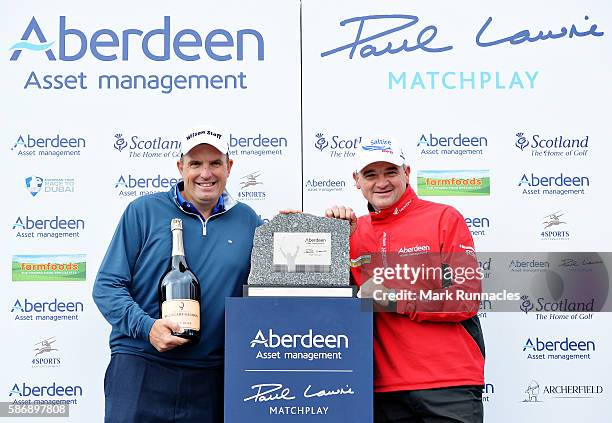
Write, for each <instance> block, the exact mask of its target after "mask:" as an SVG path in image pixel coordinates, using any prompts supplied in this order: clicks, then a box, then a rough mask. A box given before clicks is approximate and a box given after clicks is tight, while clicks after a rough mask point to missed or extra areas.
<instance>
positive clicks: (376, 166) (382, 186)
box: [353, 162, 410, 211]
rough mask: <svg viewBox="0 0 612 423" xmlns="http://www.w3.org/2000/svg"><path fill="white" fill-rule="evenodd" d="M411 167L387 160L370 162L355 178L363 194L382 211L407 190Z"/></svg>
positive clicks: (354, 175) (373, 205)
mask: <svg viewBox="0 0 612 423" xmlns="http://www.w3.org/2000/svg"><path fill="white" fill-rule="evenodd" d="M409 176H410V167H408V166H405V167H404V166H396V165H394V164H391V163H387V162H375V163H370V164H369V165H367V166H366V167H364V168H363V169H361V171H360V172H359V173H354V174H353V178H354V179H355V184H356V186H357V188H358V189H360V190H361V193H362V194H363V196H364V197H365V198H366V200H368V202H369V203H370V204H371V205H372V207H374V209H375V210H377V211H380V210H384V209H386V208H388V207H391V206H392V205H393V204H395V203H396V202H397V201H398V200H399V199H400V198H401V196H402V195H403V194H404V192H406V186H407V184H408V177H409Z"/></svg>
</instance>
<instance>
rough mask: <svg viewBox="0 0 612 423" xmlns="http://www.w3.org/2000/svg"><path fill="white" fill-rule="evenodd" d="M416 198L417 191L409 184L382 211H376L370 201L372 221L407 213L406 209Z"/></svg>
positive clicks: (392, 218)
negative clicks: (402, 192) (395, 199)
mask: <svg viewBox="0 0 612 423" xmlns="http://www.w3.org/2000/svg"><path fill="white" fill-rule="evenodd" d="M416 200H418V197H417V195H416V193H415V192H414V191H413V189H412V187H410V185H408V186H407V187H406V191H405V192H404V194H403V195H402V196H401V197H400V199H399V200H397V202H396V203H395V204H393V205H392V206H391V207H387V208H386V209H384V210H381V211H374V208H373V207H372V205H371V204H370V203H368V210H370V217H371V219H372V223H375V222H380V221H389V220H394V219H396V218H398V217H400V216H402V215H403V214H404V213H406V210H408V209H409V208H410V205H411V204H412V203H413V202H414V201H416Z"/></svg>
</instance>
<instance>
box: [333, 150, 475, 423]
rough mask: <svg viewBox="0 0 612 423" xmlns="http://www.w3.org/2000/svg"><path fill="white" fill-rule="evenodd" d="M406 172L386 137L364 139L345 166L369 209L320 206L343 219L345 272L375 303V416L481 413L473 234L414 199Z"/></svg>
mask: <svg viewBox="0 0 612 423" xmlns="http://www.w3.org/2000/svg"><path fill="white" fill-rule="evenodd" d="M409 175H410V167H408V166H406V164H405V162H404V157H403V155H402V153H401V150H400V149H399V148H398V146H397V145H396V144H395V142H394V141H392V140H388V139H373V140H371V142H370V145H368V146H365V148H364V147H362V150H361V151H360V152H359V157H358V164H357V167H356V171H355V173H354V174H353V177H354V179H355V184H356V186H357V188H358V189H360V190H361V192H362V194H363V196H364V197H365V199H366V200H367V201H368V209H369V211H370V213H369V214H368V215H366V216H362V217H360V218H359V219H357V218H356V216H355V214H354V212H353V211H352V210H351V209H350V208H346V207H337V206H335V207H332V208H331V209H328V210H326V216H328V217H336V218H341V219H346V220H349V221H350V223H351V238H350V257H351V276H352V278H353V279H354V282H355V283H356V284H357V285H358V286H359V287H360V289H359V294H358V295H359V296H360V297H363V298H373V299H374V302H375V305H376V306H377V308H378V309H379V311H382V312H379V313H376V314H375V318H374V364H375V373H374V391H375V396H374V408H375V411H374V415H375V421H376V422H470V423H473V422H482V420H483V407H482V388H483V385H484V355H485V354H484V340H483V337H482V331H481V328H480V323H479V321H478V316H477V312H478V308H479V304H480V301H479V298H477V296H470V295H471V294H474V293H479V292H480V276H479V273H478V270H479V269H478V270H476V269H475V268H476V266H477V262H476V257H475V253H474V242H473V240H472V236H471V234H470V232H469V230H468V228H467V225H466V224H465V221H464V219H463V217H462V216H461V215H460V214H459V212H457V210H455V209H454V208H453V207H451V206H447V205H443V204H438V203H433V202H430V201H425V200H421V199H419V198H418V197H417V196H416V194H415V192H414V191H413V190H412V188H411V187H410V185H409V184H408V177H409ZM419 269H420V270H419ZM469 270H471V272H470V271H469ZM419 272H420V273H419Z"/></svg>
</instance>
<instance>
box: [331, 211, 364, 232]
mask: <svg viewBox="0 0 612 423" xmlns="http://www.w3.org/2000/svg"><path fill="white" fill-rule="evenodd" d="M325 217H334V218H336V219H342V220H348V222H349V223H350V224H351V235H353V232H355V229H357V216H356V215H355V212H354V211H353V209H351V208H350V207H344V206H333V207H331V208H329V209H326V210H325Z"/></svg>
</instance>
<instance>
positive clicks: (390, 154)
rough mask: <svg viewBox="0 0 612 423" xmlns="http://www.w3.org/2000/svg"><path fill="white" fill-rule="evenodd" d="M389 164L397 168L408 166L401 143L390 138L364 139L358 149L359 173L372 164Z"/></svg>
mask: <svg viewBox="0 0 612 423" xmlns="http://www.w3.org/2000/svg"><path fill="white" fill-rule="evenodd" d="M376 162H387V163H391V164H394V165H395V166H402V165H404V164H406V159H405V157H404V153H403V152H402V149H401V148H400V146H399V143H398V142H397V141H395V140H394V139H391V138H389V137H363V141H362V143H361V145H360V146H359V147H358V148H357V167H356V169H357V172H361V171H362V170H363V168H364V167H366V166H367V165H369V164H371V163H376Z"/></svg>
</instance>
